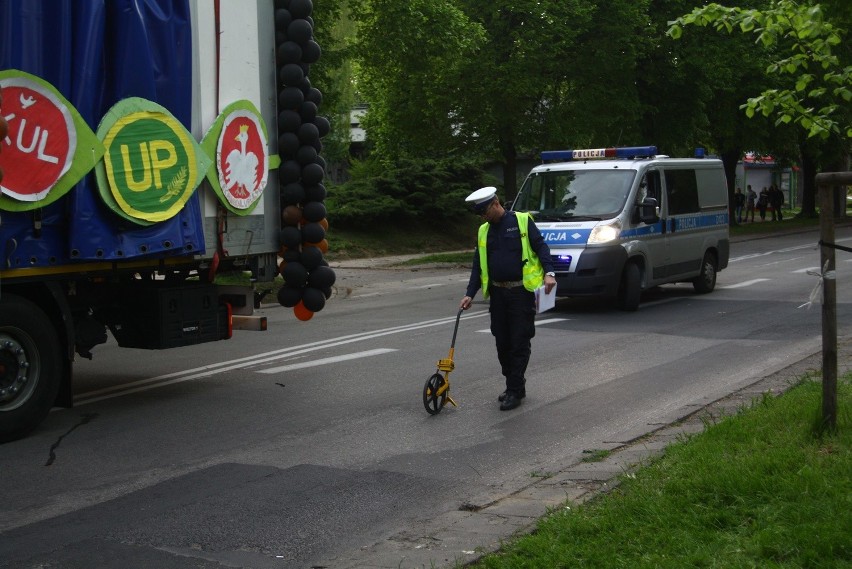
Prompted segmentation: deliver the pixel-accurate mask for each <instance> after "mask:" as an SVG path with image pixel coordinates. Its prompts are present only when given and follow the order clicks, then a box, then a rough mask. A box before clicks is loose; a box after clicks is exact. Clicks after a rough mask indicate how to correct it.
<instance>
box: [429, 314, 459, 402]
mask: <svg viewBox="0 0 852 569" xmlns="http://www.w3.org/2000/svg"><path fill="white" fill-rule="evenodd" d="M462 311H463V309H461V308H460V309H459V313H458V314H457V315H456V327H455V329H454V330H453V341H452V342H451V343H450V354H449V356H448V357H446V358H444V359H440V360H438V369H437V370H436V371H435V373H433V374H432V375H431V376H429V379H427V380H426V385H424V386H423V406H424V407H425V408H426V412H427V413H429V414H430V415H437V414H438V413H440V412H441V409H443V408H444V404H446V402H447V401H449V402H450V403H452V404H453V407H455V406H456V402H455V401H453V398H452V397H450V372H451V371H453V368H455V363H453V353H454V352H455V347H456V335H457V334H458V332H459V320H460V319H461V315H462ZM441 372H443V374H444V375H441Z"/></svg>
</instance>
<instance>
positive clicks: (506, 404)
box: [459, 187, 556, 411]
mask: <svg viewBox="0 0 852 569" xmlns="http://www.w3.org/2000/svg"><path fill="white" fill-rule="evenodd" d="M465 201H466V202H468V203H469V204H471V205H472V209H473V211H474V213H476V214H477V215H479V216H480V217H482V218H483V220H484V223H483V224H482V225H481V226H480V227H479V232H478V234H477V240H476V251H475V252H474V255H473V267H472V269H471V272H470V281H469V282H468V285H467V292H466V293H465V296H464V297H463V298H462V299H461V302H460V303H459V308H460V309H463V310H467V309H468V308H470V306H471V302H472V301H473V297H474V296H475V295H476V292H477V291H478V290H479V289H480V288H481V289H482V296H483V297H484V298H487V299H489V312H490V313H491V334H492V335H493V336H494V340H495V342H496V345H497V359H498V360H499V362H500V370H501V372H502V374H503V376H504V377H505V378H506V390H505V391H504V392H503V393H502V394H500V396H499V397H498V398H497V400H498V401H499V402H500V410H502V411H508V410H510V409H514V408H516V407H518V406H519V405H520V404H521V400H522V399H523V398H524V397H526V378H525V377H524V374H525V373H526V370H527V364H529V360H530V354H531V352H532V348H531V340H532V338H533V336H535V292H534V291H535V290H536V289H538V288H539V287H541V286H544V290H545V292H548V293H549V292H550V291H551V290H553V287H554V286H556V273H554V272H553V261H552V260H551V257H550V248H549V247H548V246H547V243H545V241H544V238H543V237H542V235H541V232H540V231H539V230H538V227H536V225H535V222H533V220H532V218H531V216H530V215H529V214H528V213H525V212H513V211H507V210H506V209H505V208H504V207H503V206H502V205H501V204H500V200H499V199H498V198H497V188H494V187H487V188H480V189H479V190H477V191H475V192H473V193H472V194H470V195H469V196H467V198H466V199H465Z"/></svg>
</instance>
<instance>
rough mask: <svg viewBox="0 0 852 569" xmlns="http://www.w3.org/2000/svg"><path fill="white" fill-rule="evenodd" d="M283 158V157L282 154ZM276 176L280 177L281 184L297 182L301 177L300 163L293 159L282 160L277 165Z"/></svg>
mask: <svg viewBox="0 0 852 569" xmlns="http://www.w3.org/2000/svg"><path fill="white" fill-rule="evenodd" d="M283 158H285V157H284V156H282V159H283ZM278 176H279V177H280V178H281V184H282V185H286V184H289V183H290V182H297V181H299V178H301V177H302V165H301V164H299V163H298V162H296V161H295V160H284V161H283V162H282V163H281V166H279V167H278Z"/></svg>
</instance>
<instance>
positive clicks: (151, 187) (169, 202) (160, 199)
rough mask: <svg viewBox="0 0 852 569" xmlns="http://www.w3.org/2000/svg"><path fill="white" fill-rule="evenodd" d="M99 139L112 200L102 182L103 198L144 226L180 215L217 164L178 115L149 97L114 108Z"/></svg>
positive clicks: (115, 208) (106, 118) (101, 128)
mask: <svg viewBox="0 0 852 569" xmlns="http://www.w3.org/2000/svg"><path fill="white" fill-rule="evenodd" d="M98 135H99V136H101V137H102V139H103V143H104V147H105V153H104V161H103V177H104V178H105V181H106V185H107V187H108V188H107V189H108V193H109V196H111V198H112V200H110V199H109V196H107V195H105V194H106V193H107V192H106V191H105V190H104V188H103V187H102V186H103V184H101V183H100V182H101V181H102V180H101V179H99V185H100V186H101V195H102V196H103V197H104V199H105V201H106V202H107V203H108V204H109V205H111V207H112V206H116V207H113V210H114V211H116V213H119V214H120V215H123V216H124V217H127V218H130V219H132V220H134V221H137V222H140V221H141V222H142V223H143V224H144V223H145V222H151V223H153V222H157V221H163V220H165V219H169V218H171V217H173V216H174V215H176V214H177V213H178V212H179V211H180V210H181V209H182V208H183V206H184V205H185V204H186V202H187V200H189V198H190V196H191V195H192V193H193V192H194V191H195V188H196V187H197V186H198V184H199V183H200V181H201V179H202V178H203V176H204V173H205V172H206V170H207V169H208V168H209V167H210V164H211V160H210V158H209V157H207V156H206V155H205V154H204V153H203V152H200V148H199V147H198V144H197V143H196V141H195V139H193V138H192V136H191V135H190V133H189V132H188V131H187V130H186V129H185V128H184V127H183V125H182V124H180V122H179V121H178V120H177V119H176V118H175V117H174V116H172V115H171V114H170V113H169V112H168V111H167V110H166V109H164V108H162V107H160V106H159V105H157V104H156V103H153V102H151V101H146V100H144V99H125V100H124V101H121V102H120V103H119V104H117V105H116V106H115V107H113V108H112V109H111V110H110V112H109V113H108V114H107V116H106V117H105V118H104V121H103V122H102V123H101V127H100V128H99V129H98ZM113 200H114V201H113Z"/></svg>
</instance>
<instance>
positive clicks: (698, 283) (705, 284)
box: [692, 251, 716, 294]
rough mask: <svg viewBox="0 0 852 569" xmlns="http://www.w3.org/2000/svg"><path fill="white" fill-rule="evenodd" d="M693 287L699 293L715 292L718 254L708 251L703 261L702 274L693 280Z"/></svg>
mask: <svg viewBox="0 0 852 569" xmlns="http://www.w3.org/2000/svg"><path fill="white" fill-rule="evenodd" d="M692 287H693V288H694V289H695V292H697V293H699V294H707V293H708V292H713V289H714V288H716V255H714V254H713V253H711V252H710V251H707V252H706V253H704V260H703V261H701V274H699V275H698V276H697V277H695V279H693V281H692Z"/></svg>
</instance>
